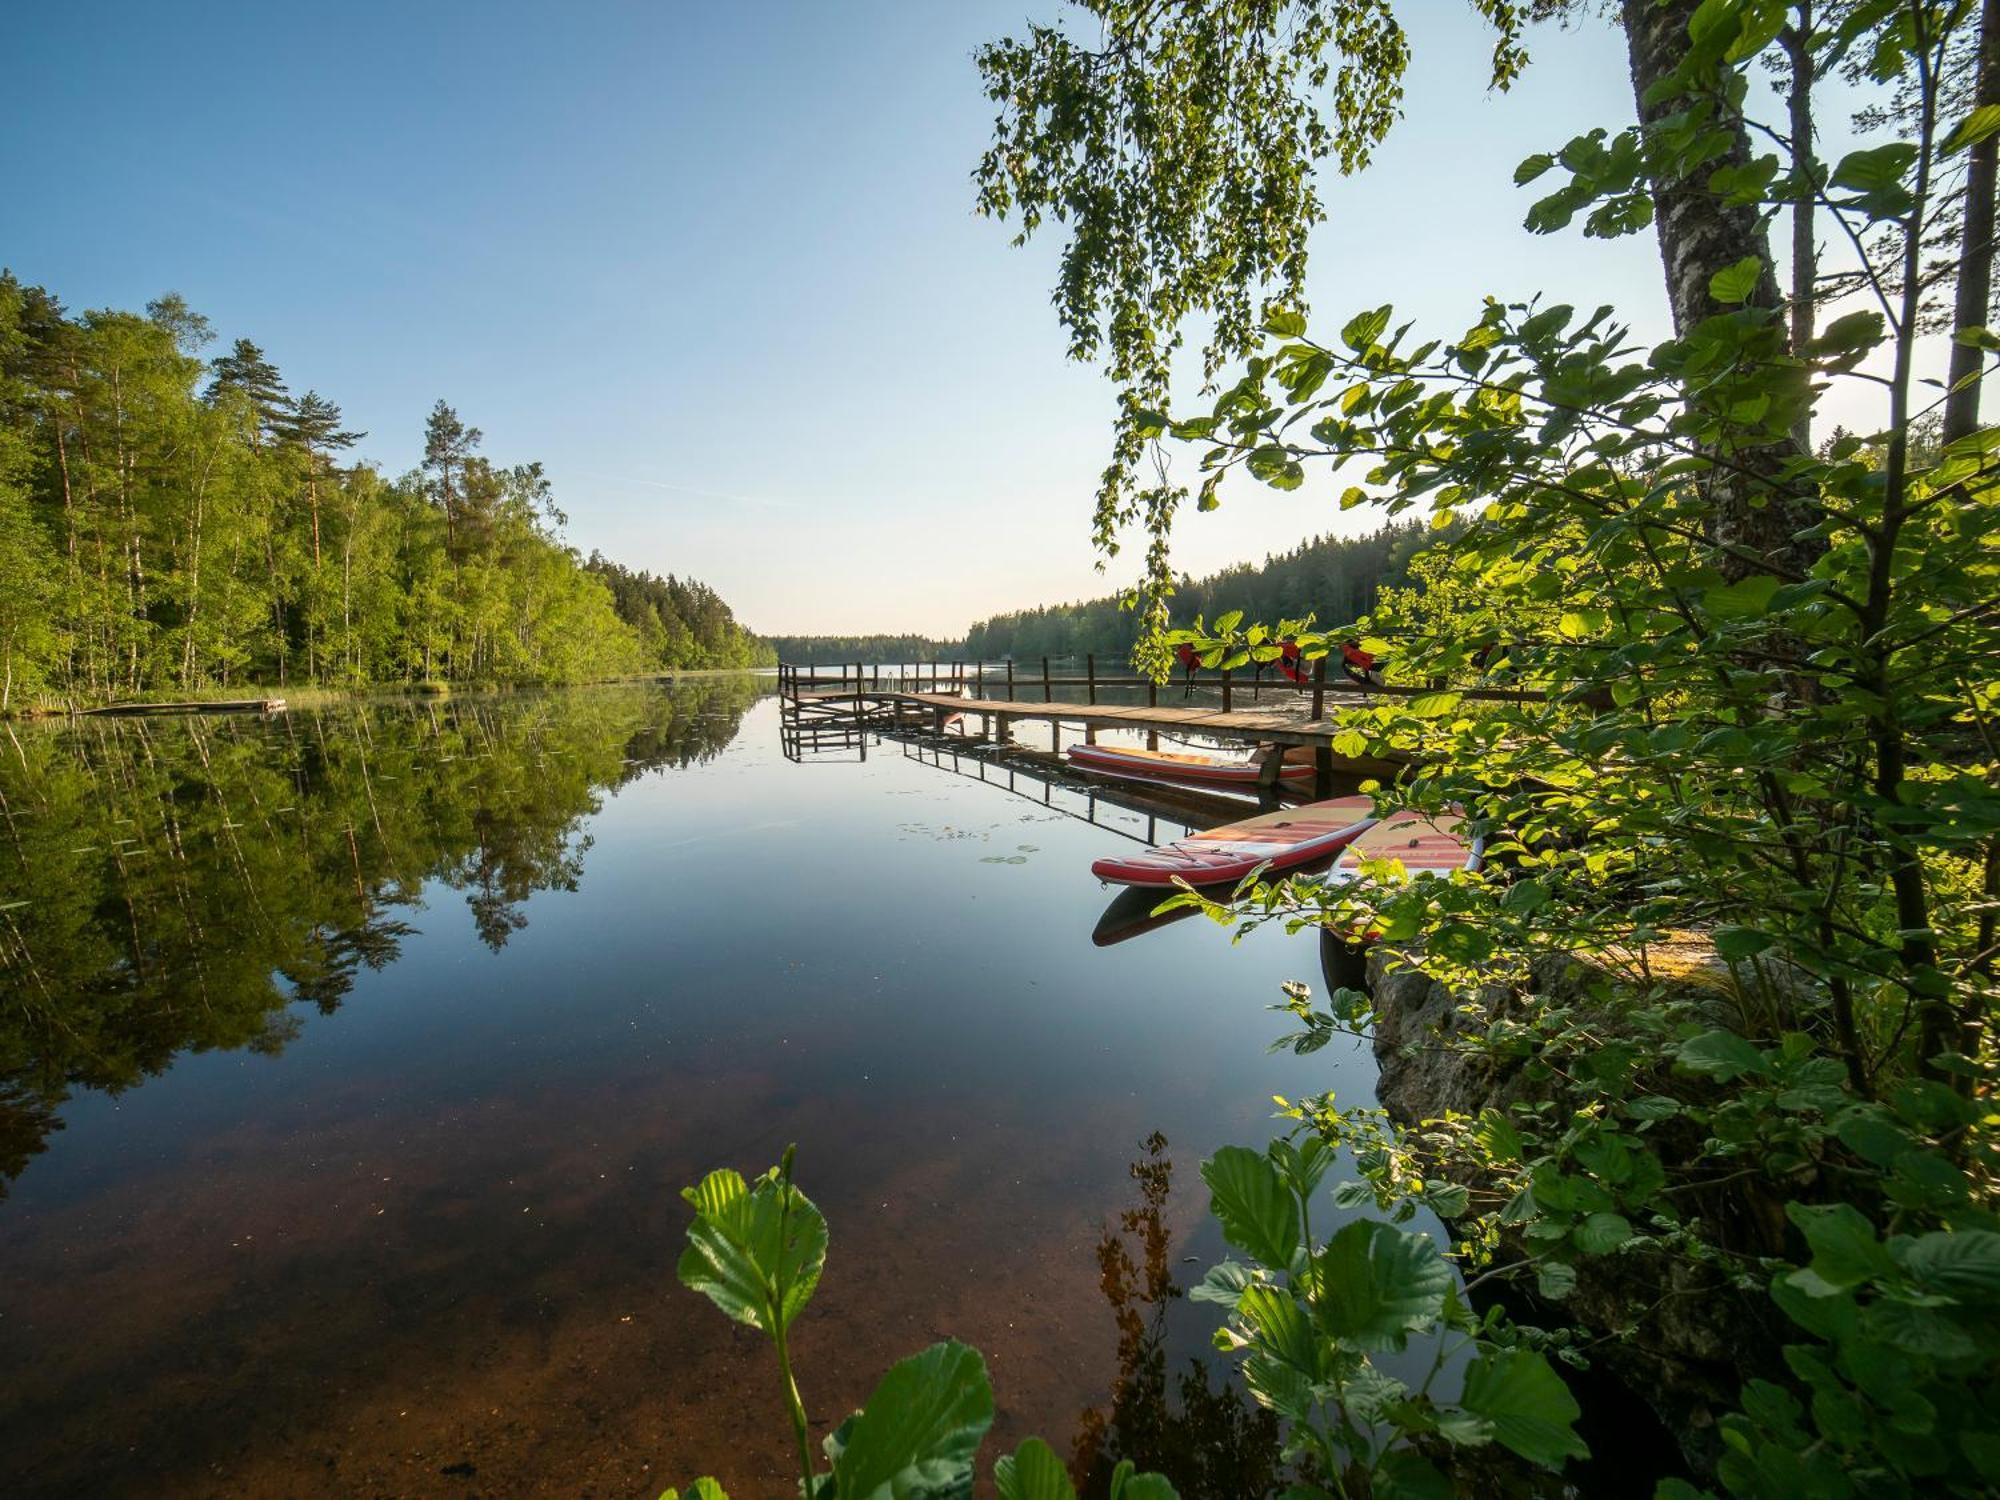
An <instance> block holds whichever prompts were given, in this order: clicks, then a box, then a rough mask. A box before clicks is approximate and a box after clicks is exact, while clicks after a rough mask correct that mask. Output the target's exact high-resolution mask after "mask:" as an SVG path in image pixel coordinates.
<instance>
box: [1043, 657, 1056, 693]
mask: <svg viewBox="0 0 2000 1500" xmlns="http://www.w3.org/2000/svg"><path fill="white" fill-rule="evenodd" d="M1055 699H1056V694H1055V689H1054V688H1052V687H1051V686H1050V685H1049V659H1048V658H1047V657H1046V656H1045V657H1043V658H1042V702H1044V703H1053V702H1055Z"/></svg>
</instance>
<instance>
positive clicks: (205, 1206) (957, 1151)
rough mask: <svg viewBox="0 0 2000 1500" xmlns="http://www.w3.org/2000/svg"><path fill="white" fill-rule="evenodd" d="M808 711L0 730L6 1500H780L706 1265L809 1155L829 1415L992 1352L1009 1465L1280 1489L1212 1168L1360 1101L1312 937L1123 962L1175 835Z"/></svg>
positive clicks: (735, 693) (1180, 939)
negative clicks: (718, 1237)
mask: <svg viewBox="0 0 2000 1500" xmlns="http://www.w3.org/2000/svg"><path fill="white" fill-rule="evenodd" d="M768 693H769V683H768V681H764V682H759V681H756V680H752V679H741V680H738V679H714V680H705V681H701V682H697V683H690V684H687V685H684V686H682V687H679V688H676V689H672V690H668V689H637V688H634V689H619V690H603V691H593V692H580V693H571V694H557V695H548V696H522V697H509V698H493V699H462V700H455V701H450V702H443V703H437V704H410V703H395V704H377V705H369V706H362V707H353V708H340V709H335V710H329V711H326V712H319V713H309V712H294V713H291V714H287V715H281V716H277V717H274V718H271V719H268V720H265V719H247V718H231V719H181V720H156V721H147V720H107V719H97V720H86V721H82V722H80V723H78V724H76V725H66V726H43V725H16V726H14V727H13V728H12V730H11V734H8V735H7V736H6V737H5V738H0V1188H4V1192H5V1198H4V1200H0V1491H4V1492H5V1493H7V1494H9V1495H16V1496H19V1495H89V1496H111V1495H128V1494H129V1495H139V1494H144V1495H146V1496H149V1497H158V1496H182V1495H214V1494H255V1495H301V1496H303V1495H312V1496H316V1497H321V1496H327V1495H350V1494H353V1495H362V1494H365V1495H395V1496H430V1495H438V1496H472V1495H485V1496H502V1495H525V1494H548V1495H593V1496H596V1495H601V1496H620V1497H630V1496H645V1497H651V1496H656V1495H657V1494H658V1493H659V1491H660V1489H661V1488H662V1487H663V1486H664V1485H665V1484H666V1483H668V1482H676V1483H678V1482H681V1481H683V1480H684V1479H685V1478H687V1477H690V1476H692V1475H694V1474H696V1473H701V1472H711V1471H712V1472H715V1473H717V1474H718V1475H720V1476H722V1477H723V1478H724V1479H725V1480H726V1481H727V1483H728V1485H729V1488H730V1491H731V1493H732V1495H735V1496H737V1497H738V1500H744V1497H751V1500H754V1497H758V1496H766V1495H768V1496H788V1495H792V1494H794V1493H795V1492H796V1491H795V1485H794V1479H793V1477H792V1474H791V1471H790V1469H789V1468H788V1465H789V1462H790V1460H789V1454H788V1447H789V1431H788V1428H787V1426H786V1422H785V1419H784V1416H783V1408H782V1406H781V1405H780V1402H779V1399H778V1393H777V1388H776V1380H775V1375H774V1373H773V1365H772V1362H771V1359H770V1355H769V1351H768V1346H767V1345H766V1344H765V1343H764V1342H763V1341H762V1340H761V1337H760V1336H758V1335H755V1334H753V1333H751V1332H750V1331H748V1330H746V1329H742V1328H739V1327H737V1326H735V1325H733V1324H730V1323H728V1322H726V1321H725V1320H724V1319H723V1318H722V1317H721V1315H720V1314H718V1313H717V1312H715V1311H714V1310H713V1309H712V1308H711V1307H710V1306H709V1305H708V1304H707V1302H706V1301H704V1300H703V1299H701V1298H699V1297H697V1296H695V1295H694V1294H693V1293H691V1292H687V1291H685V1290H683V1289H682V1288H681V1287H680V1286H679V1284H678V1283H677V1281H676V1279H675V1276H674V1263H675V1261H676V1259H677V1257H678V1255H679V1253H680V1250H681V1247H682V1244H683V1234H684V1230H685V1227H686V1224H687V1220H688V1210H687V1209H686V1207H685V1205H684V1204H683V1203H682V1202H681V1200H680V1198H679V1189H680V1188H681V1187H682V1186H683V1185H685V1184H687V1183H690V1182H693V1181H694V1180H696V1179H697V1178H698V1177H699V1176H700V1175H701V1174H702V1173H703V1172H704V1171H705V1170H707V1169H709V1168H711V1167H715V1166H721V1165H733V1166H736V1167H739V1168H742V1169H744V1170H745V1171H746V1172H748V1171H755V1170H759V1169H761V1168H763V1167H764V1166H766V1165H768V1164H769V1163H771V1162H772V1161H774V1160H775V1159H776V1158H777V1156H778V1154H779V1152H780V1151H781V1150H782V1149H783V1147H784V1145H785V1144H786V1143H787V1142H788V1141H797V1142H798V1143H799V1165H798V1170H799V1174H800V1178H801V1182H802V1185H803V1186H804V1187H805V1189H806V1191H807V1192H808V1193H810V1194H811V1195H812V1196H813V1197H814V1198H815V1199H816V1200H817V1202H818V1203H819V1204H820V1206H821V1208H822V1209H824V1210H825V1212H826V1214H827V1217H828V1219H829V1220H830V1221H831V1224H832V1250H831V1256H830V1260H829V1263H828V1267H827V1273H826V1276H825V1279H824V1281H823V1282H822V1283H821V1285H820V1289H819V1293H818V1296H817V1298H816V1300H815V1301H814V1303H813V1305H812V1307H811V1308H810V1309H809V1311H808V1312H807V1314H806V1316H805V1319H804V1322H803V1325H802V1330H801V1332H800V1333H799V1334H798V1335H797V1338H796V1345H797V1349H798V1352H799V1357H800V1362H801V1367H802V1371H803V1376H802V1382H801V1383H802V1386H803V1389H804V1393H805V1396H806V1401H807V1405H808V1407H809V1409H810V1410H811V1411H812V1412H813V1414H814V1416H815V1419H816V1421H817V1422H818V1423H819V1424H820V1426H821V1427H822V1429H824V1428H826V1427H830V1426H831V1425H832V1424H833V1423H834V1422H835V1421H837V1420H838V1419H839V1418H840V1417H842V1416H844V1415H845V1414H846V1413H847V1412H848V1411H850V1410H852V1409H853V1408H854V1407H856V1406H858V1405H859V1404H860V1403H861V1401H862V1400H864V1399H865V1398H866V1396H867V1394H868V1392H869V1390H870V1389H871V1388H872V1386H873V1384H874V1381H875V1379H876V1377H877V1376H878V1375H879V1374H880V1373H881V1371H882V1370H883V1369H885V1368H886V1367H887V1366H888V1365H889V1364H890V1363H891V1362H892V1361H893V1360H894V1359H896V1358H897V1357H899V1356H900V1355H903V1354H906V1353H910V1352H913V1351H915V1350H916V1349H917V1348H919V1347H921V1346H922V1345H924V1344H927V1343H929V1342H931V1341H933V1340H934V1339H937V1338H939V1337H943V1336H946V1335H951V1336H956V1337H958V1338H962V1339H965V1340H967V1341H968V1342H970V1343H973V1344H975V1345H977V1346H978V1347H979V1348H980V1349H981V1350H983V1351H984V1353H985V1355H986V1358H987V1360H988V1363H989V1366H990V1368H991V1371H992V1375H993V1381H994V1386H995V1392H996V1398H997V1402H998V1407H999V1416H998V1420H997V1422H996V1424H995V1432H994V1436H993V1438H992V1439H990V1440H989V1442H988V1446H987V1449H986V1450H985V1456H984V1458H983V1459H982V1465H981V1466H982V1469H985V1468H987V1467H990V1464H991V1460H992V1457H993V1455H995V1454H997V1453H998V1452H1000V1451H1001V1450H1002V1447H1003V1445H1004V1446H1005V1447H1007V1448H1011V1447H1012V1446H1013V1445H1014V1444H1015V1443H1016V1442H1018V1440H1019V1439H1020V1438H1021V1437H1023V1436H1025V1435H1026V1434H1028V1433H1031V1432H1039V1433H1041V1434H1042V1435H1044V1436H1045V1437H1047V1438H1048V1439H1049V1440H1050V1441H1051V1442H1053V1443H1054V1444H1055V1445H1056V1446H1057V1448H1058V1450H1059V1451H1061V1452H1063V1453H1065V1454H1066V1455H1070V1456H1072V1457H1073V1459H1074V1461H1075V1464H1076V1467H1077V1469H1078V1471H1079V1473H1082V1474H1086V1475H1090V1476H1094V1477H1095V1480H1096V1481H1097V1483H1096V1486H1095V1487H1097V1488H1101V1481H1102V1478H1103V1477H1104V1476H1105V1475H1106V1474H1107V1473H1108V1471H1109V1468H1110V1466H1111V1464H1112V1463H1113V1462H1114V1461H1115V1460H1116V1458H1118V1457H1119V1456H1121V1455H1124V1454H1128V1453H1129V1454H1132V1455H1133V1456H1135V1457H1137V1458H1139V1459H1140V1460H1141V1461H1142V1463H1143V1464H1146V1465H1154V1466H1163V1467H1167V1468H1169V1469H1170V1470H1171V1471H1173V1472H1174V1473H1175V1474H1176V1477H1177V1478H1179V1480H1180V1481H1181V1483H1182V1485H1183V1489H1182V1493H1183V1495H1186V1496H1190V1497H1192V1496H1197V1495H1203V1494H1216V1495H1230V1496H1249V1495H1256V1494H1260V1493H1263V1492H1264V1486H1263V1485H1262V1483H1261V1480H1260V1475H1261V1474H1262V1473H1264V1472H1266V1471H1267V1466H1268V1465H1269V1464H1270V1463H1271V1462H1272V1457H1273V1450H1274V1446H1275V1444H1274V1434H1273V1432H1272V1430H1271V1428H1270V1426H1269V1424H1268V1422H1267V1421H1265V1420H1264V1419H1262V1418H1261V1417H1259V1416H1257V1415H1255V1414H1254V1413H1253V1412H1252V1410H1251V1409H1250V1408H1248V1407H1247V1406H1246V1404H1245V1403H1244V1402H1243V1401H1242V1399H1241V1397H1240V1396H1239V1395H1238V1394H1237V1393H1236V1390H1235V1388H1234V1387H1233V1386H1232V1385H1231V1384H1230V1383H1229V1382H1228V1380H1227V1378H1226V1371H1225V1370H1224V1368H1223V1367H1222V1365H1221V1364H1219V1363H1218V1364H1215V1365H1209V1364H1207V1363H1205V1360H1206V1353H1205V1351H1206V1341H1207V1333H1208V1330H1209V1328H1210V1327H1212V1318H1211V1317H1210V1315H1209V1314H1210V1312H1211V1310H1210V1309H1206V1308H1203V1307H1201V1306H1199V1305H1192V1304H1188V1303H1187V1302H1185V1301H1184V1300H1182V1299H1180V1298H1179V1297H1178V1296H1177V1295H1176V1294H1175V1289H1176V1287H1177V1286H1184V1285H1186V1284H1188V1283H1190V1282H1192V1281H1193V1280H1196V1279H1198V1278H1199V1276H1200V1274H1201V1272H1202V1271H1203V1270H1204V1269H1205V1268H1206V1266H1207V1265H1208V1264H1210V1263H1211V1262H1212V1261H1213V1260H1215V1259H1217V1258H1219V1256H1220V1250H1221V1246H1220V1241H1219V1239H1218V1237H1217V1236H1216V1235H1215V1234H1214V1231H1213V1229H1212V1227H1210V1226H1208V1225H1207V1224H1206V1223H1205V1221H1204V1212H1205V1208H1206V1202H1207V1194H1206V1191H1205V1189H1204V1188H1203V1187H1202V1185H1201V1182H1200V1179H1199V1177H1198V1175H1197V1168H1198V1165H1199V1163H1200V1161H1201V1159H1202V1158H1203V1157H1204V1156H1206V1155H1207V1154H1208V1153H1210V1152H1211V1151H1213V1150H1214V1149H1215V1148H1216V1147H1217V1146H1220V1145H1223V1144H1227V1143H1230V1142H1244V1143H1248V1144H1261V1143H1262V1142H1263V1141H1264V1140H1265V1139H1266V1138H1267V1136H1268V1135H1269V1134H1270V1127H1269V1124H1268V1120H1269V1116H1270V1113H1271V1104H1270V1096H1271V1095H1272V1094H1273V1093H1274V1092H1282V1093H1287V1094H1292V1095H1298V1094H1303V1093H1309V1092H1314V1091H1318V1090H1323V1089H1327V1088H1334V1089H1337V1090H1339V1092H1340V1094H1341V1096H1342V1097H1343V1099H1346V1100H1351V1101H1361V1100H1365V1099H1366V1098H1367V1096H1368V1094H1369V1088H1370V1082H1371V1080H1372V1077H1373V1071H1374V1069H1373V1063H1372V1060H1371V1059H1370V1058H1369V1057H1368V1056H1367V1055H1366V1053H1365V1052H1359V1051H1351V1050H1344V1049H1334V1048H1330V1049H1328V1050H1327V1051H1325V1052H1322V1053H1319V1054H1318V1055H1316V1056H1314V1057H1312V1058H1309V1059H1298V1058H1293V1057H1290V1056H1271V1055H1269V1054H1267V1052H1266V1045H1267V1043H1268V1042H1269V1041H1270V1040H1271V1039H1272V1038H1273V1037H1274V1036H1276V1035H1277V1034H1278V1033H1279V1032H1281V1031H1282V1030H1284V1029H1286V1028H1285V1026H1284V1025H1283V1021H1284V1019H1285V1018H1282V1017H1276V1016H1273V1015H1271V1014H1269V1013H1268V1012H1267V1011H1266V1009H1265V1007H1266V1006H1268V1005H1270V1004H1273V1003H1275V1002H1277V1001H1278V1000H1279V999H1280V998H1281V997H1280V995H1279V990H1278V986H1279V982H1280V981H1281V980H1284V979H1287V978H1306V979H1310V980H1312V981H1313V983H1314V985H1315V988H1316V989H1317V988H1318V987H1319V974H1318V955H1317V949H1316V947H1315V945H1314V944H1313V943H1312V942H1311V941H1310V939H1307V938H1296V939H1295V938H1288V937H1286V936H1285V935H1283V934H1282V933H1279V932H1276V931H1266V932H1260V933H1257V934H1255V935H1253V936H1252V937H1251V938H1250V939H1248V940H1247V941H1245V942H1244V943H1243V944H1241V945H1239V946H1234V947H1232V946H1231V944H1230V943H1229V941H1228V938H1227V936H1226V935H1225V934H1223V933H1222V932H1220V931H1219V930H1218V929H1216V928H1215V927H1213V926H1212V925H1211V924H1209V923H1206V922H1203V921H1200V920H1198V919H1197V920H1194V921H1190V922H1182V923H1179V924H1177V925H1173V926H1169V927H1164V928H1161V929H1159V930H1157V931H1151V932H1147V933H1144V934H1142V935H1140V936H1138V937H1135V938H1133V939H1131V940H1129V941H1126V942H1123V943H1120V944H1117V945H1115V946H1109V947H1100V946H1097V945H1095V944H1094V943H1093V941H1092V931H1093V928H1094V927H1095V926H1096V925H1097V923H1098V920H1099V917H1100V914H1101V913H1102V912H1103V910H1104V908H1105V906H1106V904H1107V901H1108V900H1109V898H1110V892H1108V891H1106V890H1105V889H1104V888H1102V887H1101V886H1100V885H1099V884H1098V882H1097V881H1096V880H1095V879H1094V878H1093V877H1092V876H1091V875H1090V873H1089V864H1090V861H1091V860H1092V859H1093V858H1094V857H1096V856H1097V855H1099V854H1101V853H1104V852H1106V851H1108V850H1110V849H1112V848H1114V847H1121V846H1127V845H1128V840H1127V838H1126V834H1127V833H1133V832H1136V833H1141V834H1143V833H1144V832H1145V821H1144V819H1143V818H1136V817H1132V816H1130V815H1121V814H1107V813H1105V812H1104V810H1103V809H1102V808H1100V814H1101V815H1102V820H1103V821H1104V822H1106V823H1108V824H1109V825H1110V826H1093V825H1092V824H1090V823H1087V822H1084V821H1081V820H1079V819H1078V818H1076V817H1074V816H1072V815H1071V814H1072V813H1073V812H1080V811H1083V810H1084V809H1085V807H1086V799H1085V798H1084V796H1083V795H1081V794H1079V793H1076V792H1072V791H1063V790H1057V791H1054V792H1050V793H1046V794H1045V792H1044V789H1043V786H1042V785H1041V784H1040V783H1038V782H1033V781H1030V780H1026V779H1020V780H1017V783H1016V790H1017V791H1018V792H1019V793H1021V794H1020V795H1015V794H1010V792H1009V791H1008V790H1007V789H1006V786H1005V781H1006V777H1005V774H1004V773H998V774H997V775H996V773H994V772H991V771H989V772H988V777H989V779H988V780H987V781H986V782H984V783H982V782H981V781H980V780H978V779H977V777H976V775H972V776H968V775H960V774H954V773H953V771H952V770H950V769H949V762H948V761H947V763H946V765H945V766H939V765H937V764H933V763H931V762H930V760H928V759H926V758H924V757H922V756H919V755H916V754H913V753H911V752H909V751H908V750H907V749H906V747H904V746H902V745H900V744H898V743H896V742H894V741H882V742H878V743H876V744H875V745H873V746H872V747H871V749H870V751H869V753H868V756H867V758H866V760H865V761H862V760H857V759H854V758H844V759H843V758H827V759H823V760H815V761H810V762H808V763H805V764H798V763H793V762H791V761H788V760H787V759H785V758H784V756H783V755H782V754H781V753H780V737H779V719H778V706H777V702H776V700H775V699H774V698H772V697H770V696H768ZM1044 795H1047V796H1048V798H1049V805H1044V803H1043V801H1042V800H1041V799H1042V798H1043V797H1044ZM1177 831H1178V830H1176V829H1172V828H1168V827H1165V826H1162V827H1161V828H1160V830H1159V833H1160V836H1162V837H1166V836H1170V835H1171V834H1172V833H1174V832H1177ZM1328 1218H1329V1219H1331V1218H1332V1214H1331V1212H1330V1211H1329V1213H1328ZM1201 1454H1206V1455H1207V1456H1206V1457H1205V1458H1203V1457H1199V1456H1198V1455H1201Z"/></svg>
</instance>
